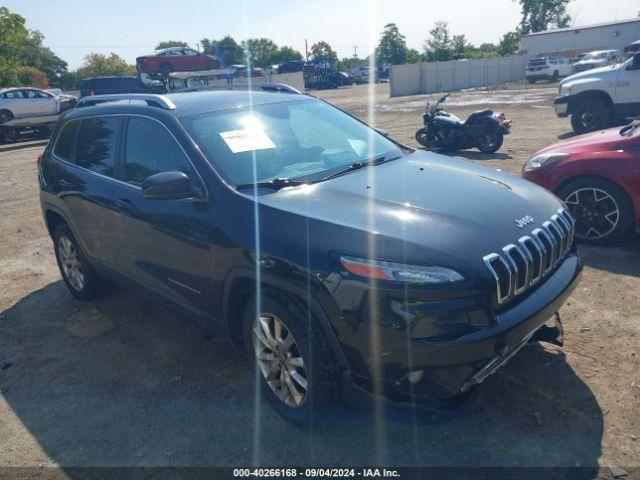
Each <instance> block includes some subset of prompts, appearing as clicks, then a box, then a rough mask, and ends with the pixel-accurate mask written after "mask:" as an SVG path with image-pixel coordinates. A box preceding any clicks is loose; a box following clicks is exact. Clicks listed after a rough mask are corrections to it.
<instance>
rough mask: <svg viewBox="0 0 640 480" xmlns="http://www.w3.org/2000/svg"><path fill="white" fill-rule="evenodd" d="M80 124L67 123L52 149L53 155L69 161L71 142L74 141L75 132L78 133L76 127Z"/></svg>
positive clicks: (71, 148)
mask: <svg viewBox="0 0 640 480" xmlns="http://www.w3.org/2000/svg"><path fill="white" fill-rule="evenodd" d="M79 124H80V122H77V121H75V122H69V123H67V124H66V125H65V126H64V127H62V130H61V131H60V135H58V140H56V145H55V147H54V148H53V154H54V155H55V156H56V157H58V158H61V159H63V160H66V161H71V154H72V151H73V142H74V141H75V139H76V132H77V131H78V125H79Z"/></svg>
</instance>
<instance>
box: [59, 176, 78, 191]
mask: <svg viewBox="0 0 640 480" xmlns="http://www.w3.org/2000/svg"><path fill="white" fill-rule="evenodd" d="M58 185H60V187H61V188H64V189H65V190H77V189H78V186H77V185H76V184H75V183H72V182H68V181H67V180H65V179H64V178H61V179H60V181H59V182H58Z"/></svg>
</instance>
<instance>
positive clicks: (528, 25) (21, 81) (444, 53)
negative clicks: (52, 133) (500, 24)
mask: <svg viewBox="0 0 640 480" xmlns="http://www.w3.org/2000/svg"><path fill="white" fill-rule="evenodd" d="M513 1H514V2H517V3H518V4H519V5H520V7H521V12H522V15H521V19H520V22H519V24H518V25H517V27H516V28H515V29H514V30H513V31H510V32H507V33H505V34H504V35H503V36H502V38H501V39H500V41H499V42H498V43H496V44H494V43H483V44H480V45H478V46H475V45H472V44H471V43H470V42H468V41H467V38H466V37H465V35H464V34H452V33H451V31H450V29H449V25H448V23H447V22H445V21H437V22H435V24H434V26H433V28H432V29H431V30H430V31H429V37H428V38H427V39H426V40H425V42H424V44H423V46H422V51H418V50H416V49H414V48H409V47H407V42H406V38H405V36H404V35H403V34H401V33H400V31H399V29H398V26H397V25H396V24H395V23H389V24H387V25H385V27H384V30H383V32H382V34H381V36H380V40H379V42H378V45H377V47H376V49H375V51H374V55H375V61H376V63H377V64H378V65H384V64H391V65H397V64H402V63H417V62H422V61H444V60H449V59H452V58H469V59H473V58H483V57H492V56H505V55H511V54H514V53H517V51H518V48H519V38H520V36H521V35H524V34H527V33H532V32H538V31H542V30H546V29H548V28H551V27H565V26H568V25H569V22H570V20H571V18H570V16H569V15H568V14H567V11H566V7H567V4H568V3H569V1H570V0H513ZM43 42H44V35H43V34H42V33H41V32H39V31H37V30H29V29H27V28H26V26H25V19H24V17H22V16H21V15H19V14H17V13H13V12H11V11H10V10H9V9H8V8H6V7H0V87H7V86H18V85H30V86H35V87H41V88H48V87H58V88H62V89H64V90H72V89H76V88H78V86H79V84H80V81H81V79H82V78H86V77H95V76H105V75H135V74H136V68H135V66H134V65H131V64H129V63H127V61H126V60H125V59H123V58H122V57H120V56H119V55H117V54H115V53H111V54H109V55H103V54H99V53H89V54H88V55H86V57H85V58H84V61H83V64H82V66H81V67H80V68H79V69H77V70H75V71H69V69H68V65H67V62H65V61H64V60H62V59H61V58H60V57H58V56H57V55H56V54H55V53H54V52H53V51H52V50H51V49H50V48H48V47H46V46H44V44H43ZM187 46H188V45H187V43H186V42H184V41H180V40H167V41H163V42H160V43H159V44H158V45H157V46H156V49H161V48H168V47H187ZM198 46H199V49H200V50H201V51H203V52H204V53H207V54H210V55H215V56H216V57H218V58H219V59H220V60H221V62H222V64H223V66H224V67H228V66H230V65H250V66H251V67H261V68H266V67H269V66H271V65H276V64H281V63H283V62H286V61H291V60H298V61H299V60H303V58H304V57H303V55H302V54H301V53H300V52H299V51H297V50H296V49H294V48H292V47H290V46H286V45H285V46H278V45H276V44H275V43H274V42H273V41H272V40H270V39H268V38H249V39H247V40H242V41H240V42H238V41H236V40H235V39H234V38H233V37H231V36H230V35H225V36H223V37H221V38H218V39H214V38H211V39H208V38H203V39H202V40H201V41H200V42H199V45H198ZM308 60H311V61H317V62H324V61H326V62H330V63H335V64H336V65H337V68H339V69H344V70H346V69H350V68H354V67H359V66H364V65H367V64H368V62H369V58H363V59H361V58H358V57H355V56H354V57H344V58H342V59H339V58H338V55H337V53H336V51H335V50H334V49H333V48H332V47H331V45H329V43H327V42H326V41H318V42H316V43H313V44H312V45H311V48H310V50H309V53H308Z"/></svg>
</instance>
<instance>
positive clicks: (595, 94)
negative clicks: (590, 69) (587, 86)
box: [568, 90, 613, 113]
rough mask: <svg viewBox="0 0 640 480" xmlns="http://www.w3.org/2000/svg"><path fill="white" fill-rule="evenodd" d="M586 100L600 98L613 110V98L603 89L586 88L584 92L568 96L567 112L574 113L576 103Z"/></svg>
mask: <svg viewBox="0 0 640 480" xmlns="http://www.w3.org/2000/svg"><path fill="white" fill-rule="evenodd" d="M587 100H602V101H603V102H605V103H606V104H607V106H609V108H611V110H612V111H613V99H612V98H611V95H609V94H608V93H607V92H605V91H603V90H586V91H584V92H580V93H576V94H575V95H572V96H571V97H570V102H569V112H568V113H574V112H575V109H576V108H577V107H578V105H580V104H581V103H583V102H586V101H587Z"/></svg>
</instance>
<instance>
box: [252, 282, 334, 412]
mask: <svg viewBox="0 0 640 480" xmlns="http://www.w3.org/2000/svg"><path fill="white" fill-rule="evenodd" d="M260 297H261V298H260V305H259V307H258V301H257V297H255V296H254V298H252V299H251V300H250V301H249V302H248V303H247V305H246V307H245V310H244V315H243V321H242V323H243V334H244V344H245V348H246V351H247V354H248V355H249V358H250V359H251V366H252V367H253V369H254V372H255V375H256V381H258V382H260V388H261V390H262V394H263V396H264V397H266V399H267V400H268V401H269V403H270V404H271V406H272V407H273V408H274V410H276V411H277V412H278V413H279V414H280V415H281V416H282V417H284V418H286V419H287V420H290V421H293V422H300V423H306V422H309V421H310V420H311V419H312V418H313V417H314V416H317V415H322V414H327V413H330V412H332V411H334V410H336V409H337V408H338V406H339V405H340V400H341V395H340V374H339V368H338V365H337V362H336V360H335V359H334V356H333V354H332V352H331V350H330V348H329V345H328V344H327V341H326V338H325V336H324V334H323V333H322V331H321V329H320V328H319V326H318V325H317V322H316V321H315V320H314V319H313V318H309V317H308V316H307V314H306V313H305V312H303V311H302V309H301V308H300V307H299V306H298V304H297V303H296V302H295V301H293V300H292V299H290V298H289V297H288V296H286V295H284V294H282V293H280V292H277V291H273V290H264V291H263V292H261V296H260Z"/></svg>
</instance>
